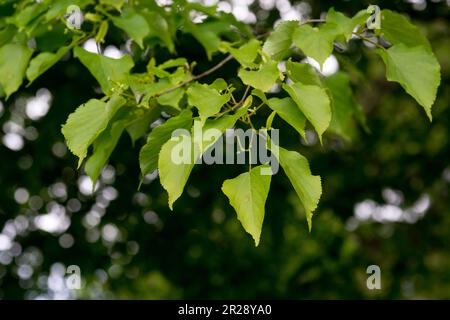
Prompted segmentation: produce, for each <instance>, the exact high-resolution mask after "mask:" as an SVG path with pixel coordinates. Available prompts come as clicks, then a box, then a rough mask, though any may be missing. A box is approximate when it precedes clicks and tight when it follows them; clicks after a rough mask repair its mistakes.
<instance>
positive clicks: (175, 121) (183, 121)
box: [139, 109, 192, 176]
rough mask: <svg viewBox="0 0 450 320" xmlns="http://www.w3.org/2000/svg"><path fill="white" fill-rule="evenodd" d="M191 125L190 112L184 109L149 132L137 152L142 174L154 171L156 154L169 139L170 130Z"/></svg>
mask: <svg viewBox="0 0 450 320" xmlns="http://www.w3.org/2000/svg"><path fill="white" fill-rule="evenodd" d="M191 126H192V112H191V111H190V110H188V109H186V110H183V112H181V113H180V114H179V115H177V116H176V117H172V118H170V119H169V120H167V121H166V122H165V123H163V124H161V125H159V126H158V127H156V128H154V129H153V130H152V131H151V132H150V134H149V136H148V139H147V143H146V144H145V145H144V146H143V147H142V149H141V151H140V153H139V164H140V167H141V173H142V175H143V176H145V175H146V174H147V173H150V172H153V171H155V170H156V168H157V167H158V154H159V152H160V150H161V147H162V145H163V144H164V143H166V142H167V141H168V140H169V139H170V137H171V135H172V132H173V131H174V130H176V129H186V130H187V129H189V128H191Z"/></svg>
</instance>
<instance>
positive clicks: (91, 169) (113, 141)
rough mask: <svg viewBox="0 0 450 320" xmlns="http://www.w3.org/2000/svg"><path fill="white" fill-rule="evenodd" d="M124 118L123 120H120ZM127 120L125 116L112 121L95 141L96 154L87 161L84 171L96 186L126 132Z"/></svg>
mask: <svg viewBox="0 0 450 320" xmlns="http://www.w3.org/2000/svg"><path fill="white" fill-rule="evenodd" d="M120 118H122V119H120ZM126 124H127V119H123V116H121V117H119V119H118V120H116V121H113V120H112V121H111V123H110V124H109V125H108V127H107V128H106V129H105V130H104V131H103V132H102V133H100V135H99V136H98V138H97V139H96V140H95V141H94V152H93V153H92V155H91V156H90V157H89V159H88V160H87V161H86V165H85V166H84V170H85V171H86V173H87V175H88V176H89V177H90V178H91V180H92V181H93V183H94V185H95V183H96V182H97V179H98V177H99V175H100V173H101V171H102V169H103V167H104V166H105V164H106V162H107V161H108V159H109V157H110V156H111V153H112V152H113V151H114V149H115V148H116V145H117V142H118V141H119V139H120V136H121V135H122V132H123V131H124V130H125V127H126Z"/></svg>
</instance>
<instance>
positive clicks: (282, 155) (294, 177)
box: [279, 147, 322, 231]
mask: <svg viewBox="0 0 450 320" xmlns="http://www.w3.org/2000/svg"><path fill="white" fill-rule="evenodd" d="M279 161H280V165H281V167H282V168H283V170H284V172H285V173H286V175H287V177H288V179H289V181H290V182H291V184H292V186H293V187H294V189H295V192H296V193H297V195H298V197H299V198H300V201H301V202H302V204H303V207H304V208H305V212H306V220H307V221H308V228H309V231H311V227H312V215H313V212H314V210H316V208H317V205H318V203H319V200H320V196H321V195H322V183H321V179H320V177H319V176H313V175H312V173H311V169H310V168H309V163H308V160H306V158H305V157H303V156H302V155H301V154H300V153H298V152H295V151H288V150H286V149H283V148H281V147H279Z"/></svg>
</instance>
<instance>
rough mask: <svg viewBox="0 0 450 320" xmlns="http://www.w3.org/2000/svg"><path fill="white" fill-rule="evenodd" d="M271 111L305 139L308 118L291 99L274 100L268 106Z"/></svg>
mask: <svg viewBox="0 0 450 320" xmlns="http://www.w3.org/2000/svg"><path fill="white" fill-rule="evenodd" d="M267 105H268V106H269V107H270V109H272V110H274V111H276V113H277V114H278V115H279V116H280V117H281V118H282V119H283V120H284V121H286V122H287V123H289V124H290V125H291V126H292V127H293V128H294V129H295V130H297V132H298V133H299V134H300V135H301V136H302V137H303V139H306V137H305V125H306V118H305V116H304V115H303V113H302V112H301V111H300V109H299V108H298V107H297V105H296V103H295V102H294V100H292V99H291V98H283V99H279V98H272V99H269V100H268V104H267Z"/></svg>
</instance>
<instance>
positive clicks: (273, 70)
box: [238, 61, 280, 92]
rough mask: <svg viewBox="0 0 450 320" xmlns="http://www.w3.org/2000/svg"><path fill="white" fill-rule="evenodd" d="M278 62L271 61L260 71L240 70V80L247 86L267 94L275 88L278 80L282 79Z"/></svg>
mask: <svg viewBox="0 0 450 320" xmlns="http://www.w3.org/2000/svg"><path fill="white" fill-rule="evenodd" d="M277 65H278V64H277V62H276V61H269V62H267V63H265V64H263V65H262V66H261V67H260V68H259V70H256V71H250V70H245V69H242V68H241V69H239V74H238V75H239V78H241V80H242V82H243V83H245V84H246V85H249V86H252V87H253V88H255V89H259V90H261V91H263V92H267V91H269V90H270V89H272V87H273V86H274V84H275V82H276V81H277V79H278V78H279V77H280V71H278V67H277Z"/></svg>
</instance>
